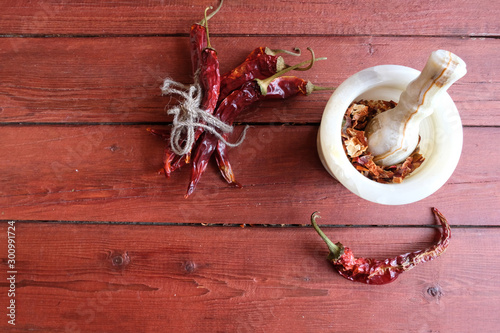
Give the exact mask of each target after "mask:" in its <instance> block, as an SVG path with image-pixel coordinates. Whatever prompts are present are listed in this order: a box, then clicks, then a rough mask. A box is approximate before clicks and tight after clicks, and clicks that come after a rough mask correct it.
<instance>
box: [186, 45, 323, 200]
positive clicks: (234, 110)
mask: <svg viewBox="0 0 500 333" xmlns="http://www.w3.org/2000/svg"><path fill="white" fill-rule="evenodd" d="M310 51H311V53H312V60H311V61H310V64H309V66H307V67H306V68H304V69H309V68H311V67H312V65H313V64H314V62H315V61H316V60H319V59H315V58H314V53H313V52H312V50H310ZM320 59H323V58H320ZM304 64H305V62H302V63H300V64H297V65H295V66H291V67H288V68H286V69H284V70H282V71H280V72H278V73H276V74H275V75H273V76H271V77H269V78H267V79H265V80H260V79H256V80H254V81H248V82H246V83H244V84H243V86H241V87H240V89H238V90H235V91H233V92H232V93H231V94H229V96H227V97H226V98H225V99H224V100H223V101H222V103H221V104H220V105H219V106H218V108H217V111H216V114H215V115H216V116H217V117H218V118H219V119H220V120H222V121H223V122H225V123H226V124H229V125H231V124H232V123H233V122H234V119H235V118H236V117H237V116H238V114H239V113H240V112H241V111H242V110H243V109H244V108H245V107H247V106H249V105H251V104H252V103H254V102H256V101H258V100H260V99H262V98H273V97H274V96H277V97H276V98H286V97H288V96H286V93H284V90H283V89H281V88H280V86H281V85H282V86H284V87H286V88H287V89H286V91H287V92H288V93H291V92H292V91H293V90H292V89H290V86H292V85H293V84H294V83H295V85H298V86H302V85H304V86H306V85H307V81H304V80H301V79H299V78H295V77H283V78H282V79H280V78H279V76H280V75H283V74H285V73H287V72H289V71H291V70H294V69H298V68H300V67H301V66H303V65H304ZM303 82H305V84H304V83H303ZM302 91H304V90H302V89H297V93H298V92H302ZM267 95H268V96H267ZM218 141H219V138H218V137H217V136H216V135H215V134H213V133H209V132H205V133H204V134H203V136H202V137H201V138H200V142H199V144H198V145H197V147H196V150H195V155H194V158H193V163H192V168H191V181H190V183H189V186H188V190H187V193H186V195H185V197H188V196H189V195H191V194H192V193H193V191H194V189H195V188H196V185H197V184H198V182H199V181H200V179H201V175H202V174H203V172H204V171H205V170H206V167H207V165H208V161H209V159H210V157H211V156H212V154H213V152H214V150H215V148H216V146H217V142H218ZM221 156H222V158H223V157H224V156H225V154H224V152H223V153H222V154H219V157H221ZM225 161H227V160H219V162H221V163H222V164H220V165H219V168H220V170H221V172H222V173H223V176H224V178H225V179H226V180H228V181H229V182H230V183H235V182H234V176H231V174H228V172H230V170H232V169H231V167H230V165H229V164H228V161H227V164H226V162H225Z"/></svg>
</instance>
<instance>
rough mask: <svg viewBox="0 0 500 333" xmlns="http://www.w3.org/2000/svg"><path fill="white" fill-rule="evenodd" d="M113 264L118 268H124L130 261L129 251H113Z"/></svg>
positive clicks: (111, 256)
mask: <svg viewBox="0 0 500 333" xmlns="http://www.w3.org/2000/svg"><path fill="white" fill-rule="evenodd" d="M110 258H111V264H112V265H113V267H116V268H124V267H125V266H127V265H128V264H129V263H130V257H129V256H128V253H127V252H123V253H120V252H113V253H111V255H110Z"/></svg>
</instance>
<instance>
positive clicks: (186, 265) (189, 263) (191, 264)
mask: <svg viewBox="0 0 500 333" xmlns="http://www.w3.org/2000/svg"><path fill="white" fill-rule="evenodd" d="M184 269H185V270H186V272H188V273H192V272H194V270H195V269H196V264H195V263H194V262H192V261H186V262H185V263H184Z"/></svg>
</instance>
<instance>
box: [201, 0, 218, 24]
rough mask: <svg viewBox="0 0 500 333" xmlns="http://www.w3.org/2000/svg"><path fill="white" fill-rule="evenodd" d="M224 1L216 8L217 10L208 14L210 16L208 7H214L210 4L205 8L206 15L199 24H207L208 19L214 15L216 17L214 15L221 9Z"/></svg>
mask: <svg viewBox="0 0 500 333" xmlns="http://www.w3.org/2000/svg"><path fill="white" fill-rule="evenodd" d="M223 2H224V0H221V1H220V4H219V6H218V7H217V8H215V10H214V11H213V12H211V13H210V15H208V16H207V9H212V8H213V7H212V6H210V7H208V8H207V9H205V17H204V18H203V20H201V21H200V23H198V24H199V25H204V26H206V24H207V22H208V20H210V19H211V18H212V17H214V15H215V14H217V12H218V11H219V10H220V9H221V7H222V3H223Z"/></svg>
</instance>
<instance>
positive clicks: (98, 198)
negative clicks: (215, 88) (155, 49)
mask: <svg viewBox="0 0 500 333" xmlns="http://www.w3.org/2000/svg"><path fill="white" fill-rule="evenodd" d="M317 129H318V127H317V126H279V125H277V126H255V127H253V128H250V130H249V132H248V135H247V139H246V140H245V142H244V143H243V144H242V145H241V146H239V147H237V148H235V149H232V150H231V151H230V159H231V161H232V164H233V168H234V171H235V174H236V177H237V179H238V181H239V182H241V183H242V184H243V185H244V187H243V189H236V188H231V187H228V185H227V184H226V183H225V181H224V180H223V179H222V177H221V176H220V174H219V171H218V170H217V167H216V166H215V163H214V161H213V160H212V164H211V165H210V166H209V168H208V169H207V171H206V172H205V174H204V175H203V177H202V179H201V182H200V184H199V185H198V188H197V190H196V191H195V193H194V194H193V195H192V196H191V197H190V198H188V199H184V197H183V195H184V193H185V191H186V189H187V185H188V182H189V176H190V170H189V168H183V169H181V170H179V171H176V172H175V173H174V174H173V175H172V177H171V178H170V179H168V180H166V179H165V177H164V176H162V175H158V174H157V172H156V171H157V170H158V169H159V168H160V165H161V161H162V154H163V148H164V142H163V141H162V140H160V139H158V138H157V137H154V136H152V135H150V134H149V133H148V132H147V131H146V126H19V127H15V126H5V127H3V128H2V141H3V144H2V145H0V156H3V160H2V163H1V164H0V182H1V184H2V188H0V207H1V213H2V218H3V219H14V220H38V219H41V220H66V221H73V220H81V221H125V222H134V221H141V222H169V223H236V224H262V223H264V224H302V223H308V219H309V216H310V214H311V213H312V212H314V211H316V210H319V211H321V212H322V213H323V214H324V216H325V220H326V222H325V223H330V224H416V225H421V224H425V223H426V221H428V220H429V219H431V218H432V217H431V213H430V207H434V206H435V207H437V208H439V209H441V210H442V211H443V213H444V214H445V215H446V216H447V217H448V218H449V219H450V221H451V223H452V224H456V225H498V224H499V221H500V216H499V209H498V203H499V183H500V182H499V180H500V179H499V174H498V172H497V171H496V169H494V168H488V167H485V166H484V156H487V155H490V159H492V160H495V159H496V160H498V152H497V151H496V150H493V151H492V150H491V149H490V147H489V146H485V145H484V142H499V141H500V129H499V128H497V127H490V128H480V127H468V128H465V132H464V133H465V134H464V135H465V138H464V142H465V143H464V149H463V153H462V156H463V158H462V160H461V161H460V163H459V165H458V168H457V170H456V171H455V173H454V174H453V176H452V177H451V179H450V180H449V181H448V183H447V184H446V185H445V186H443V187H442V188H441V189H440V190H438V191H437V192H436V193H434V194H433V195H431V196H430V197H428V198H426V199H424V200H422V201H420V202H417V203H414V204H412V205H405V206H400V207H397V206H396V207H394V206H381V205H377V204H374V203H369V202H367V201H365V200H363V199H360V198H358V197H357V196H355V195H354V194H352V193H350V192H349V191H348V190H346V189H345V188H344V187H343V186H342V185H341V184H340V183H338V182H337V181H336V180H334V179H333V178H332V177H330V175H329V174H328V173H327V172H326V171H325V169H324V168H323V166H322V165H321V162H320V160H319V158H318V155H317V152H316V134H317ZM240 132H241V128H237V129H236V130H235V137H236V135H238V133H240Z"/></svg>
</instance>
